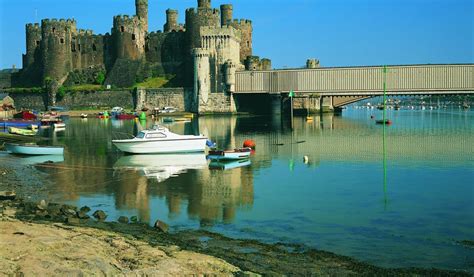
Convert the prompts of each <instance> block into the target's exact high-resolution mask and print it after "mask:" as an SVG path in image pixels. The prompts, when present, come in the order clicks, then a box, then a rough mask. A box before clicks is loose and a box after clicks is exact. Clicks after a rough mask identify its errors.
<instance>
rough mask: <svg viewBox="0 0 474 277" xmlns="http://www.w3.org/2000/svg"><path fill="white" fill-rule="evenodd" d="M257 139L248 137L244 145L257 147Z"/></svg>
mask: <svg viewBox="0 0 474 277" xmlns="http://www.w3.org/2000/svg"><path fill="white" fill-rule="evenodd" d="M255 146H256V145H255V141H253V140H251V139H246V140H245V141H244V147H250V148H252V149H255Z"/></svg>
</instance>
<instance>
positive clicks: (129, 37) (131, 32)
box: [112, 15, 145, 60]
mask: <svg viewBox="0 0 474 277" xmlns="http://www.w3.org/2000/svg"><path fill="white" fill-rule="evenodd" d="M112 40H113V47H114V51H113V52H114V59H129V60H139V59H141V58H142V57H143V56H144V53H145V31H144V29H143V26H142V24H141V21H140V19H139V18H138V17H136V16H132V17H129V16H127V15H124V16H115V17H114V26H113V28H112Z"/></svg>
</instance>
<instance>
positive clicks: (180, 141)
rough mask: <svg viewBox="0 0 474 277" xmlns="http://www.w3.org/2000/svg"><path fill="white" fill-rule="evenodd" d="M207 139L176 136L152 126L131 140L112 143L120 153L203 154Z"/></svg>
mask: <svg viewBox="0 0 474 277" xmlns="http://www.w3.org/2000/svg"><path fill="white" fill-rule="evenodd" d="M206 141H207V137H205V136H203V135H199V136H193V135H178V134H175V133H172V132H170V130H168V128H165V127H162V126H153V128H152V129H148V130H143V131H140V132H139V133H138V135H137V136H136V137H134V138H133V139H117V140H112V143H113V144H114V145H115V146H116V147H117V148H118V149H120V150H121V151H123V152H126V153H131V154H166V153H192V152H204V150H205V148H206Z"/></svg>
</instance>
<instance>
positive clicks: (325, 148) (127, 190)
mask: <svg viewBox="0 0 474 277" xmlns="http://www.w3.org/2000/svg"><path fill="white" fill-rule="evenodd" d="M367 118H368V117H367ZM372 123H373V122H368V120H367V121H364V120H362V121H360V120H353V119H347V118H342V117H335V116H332V115H331V116H325V117H321V118H319V117H316V118H315V120H314V121H312V122H306V121H304V119H296V120H295V123H294V129H293V131H292V130H291V127H290V124H289V122H288V121H285V120H282V119H281V118H277V119H275V118H271V119H268V118H265V119H259V118H258V117H250V116H249V117H245V116H240V117H235V116H219V117H201V118H199V119H194V120H193V121H192V122H190V123H176V124H173V125H170V126H169V128H170V129H171V131H173V132H176V133H180V134H199V133H202V134H205V135H207V136H209V138H210V139H212V140H213V141H215V142H217V144H218V145H219V146H221V147H223V148H233V147H238V146H240V145H241V144H242V142H243V141H244V140H245V139H253V140H255V141H256V143H257V151H256V153H255V155H254V156H253V157H252V159H251V164H250V165H248V166H244V167H237V168H234V169H229V170H215V169H212V170H211V169H209V167H208V161H206V159H205V154H199V155H195V154H193V155H191V156H189V155H177V156H176V157H171V158H170V157H168V159H169V160H168V161H167V160H166V155H161V156H160V155H158V156H156V155H152V156H148V157H134V156H123V155H122V153H120V152H118V151H117V150H116V149H115V148H114V146H113V145H112V144H111V140H112V139H113V136H114V133H115V132H127V133H132V132H133V131H135V132H136V130H137V127H136V125H135V122H133V121H123V122H119V121H104V120H102V121H101V120H95V119H93V120H88V121H81V120H78V119H71V120H70V122H69V123H68V127H67V129H66V132H64V133H52V134H51V137H52V138H53V139H52V143H55V144H63V145H65V146H66V154H65V161H64V163H57V164H56V165H57V167H56V168H41V167H38V168H39V169H40V170H42V171H45V172H46V173H48V174H49V176H50V179H51V181H52V182H51V184H50V187H49V188H48V191H49V192H50V194H51V197H52V198H53V199H55V200H60V201H64V202H70V203H76V204H79V203H82V204H83V203H84V201H81V199H89V200H88V202H86V204H88V205H98V207H100V205H99V204H100V203H101V201H105V200H104V199H113V205H114V207H109V210H115V211H116V213H117V214H120V213H122V212H126V213H128V214H136V215H138V217H139V218H140V220H142V221H144V222H150V221H153V220H154V219H155V218H153V216H151V214H152V213H153V208H152V207H153V206H154V205H152V203H151V202H152V200H153V199H161V200H160V201H164V202H165V203H166V206H167V209H168V212H167V214H168V216H169V218H170V219H173V218H175V217H178V216H179V215H180V214H183V212H184V209H186V214H187V216H188V218H190V219H193V220H197V221H198V222H199V223H200V224H201V225H208V224H211V225H212V224H214V223H216V222H224V223H230V222H233V220H234V219H235V218H236V215H237V213H238V210H239V209H252V207H253V205H254V198H255V196H254V180H255V176H256V175H258V174H259V173H260V172H261V171H262V170H264V169H265V168H269V167H271V166H272V164H273V163H275V162H277V161H283V162H288V163H289V164H290V165H291V163H296V164H297V165H298V166H304V167H306V168H307V169H308V170H315V169H317V167H318V166H319V164H320V163H321V162H322V161H354V162H361V163H374V162H375V163H376V162H378V161H379V160H380V159H381V152H380V151H381V149H382V139H381V137H380V132H378V131H377V129H376V128H379V126H375V124H372ZM150 124H152V122H148V125H150ZM466 128H468V126H466ZM439 132H442V134H439V135H436V133H435V134H433V130H432V129H426V130H423V129H421V130H420V129H419V127H416V126H411V125H405V126H398V127H397V126H393V127H392V129H389V131H388V141H389V144H388V147H387V153H386V154H387V156H388V157H390V162H391V163H394V164H396V163H402V164H404V165H406V166H410V162H411V161H413V160H420V159H425V158H426V153H431V154H430V158H429V159H431V160H427V161H426V162H427V163H430V162H434V163H436V162H438V161H439V160H443V161H446V164H447V165H452V166H455V165H456V164H458V163H463V162H464V161H465V160H469V159H468V158H466V157H465V156H466V155H467V154H466V153H469V151H467V150H468V148H469V146H468V145H467V144H466V141H469V139H471V141H472V133H469V132H467V133H466V132H465V130H463V129H462V127H461V129H460V130H451V129H449V126H448V125H447V126H446V128H443V129H440V130H439ZM459 133H462V134H463V136H464V139H463V140H459ZM466 135H470V136H471V137H470V138H468V139H467V140H466V138H465V136H466ZM420 142H422V143H420ZM446 144H449V145H451V147H450V148H449V149H447V148H446V147H445V145H446ZM303 156H307V157H308V158H309V162H307V163H306V164H303V162H302V157H303ZM290 167H291V166H290ZM290 169H291V168H290ZM295 178H296V177H295ZM296 182H297V180H296ZM111 219H112V220H114V219H113V218H111Z"/></svg>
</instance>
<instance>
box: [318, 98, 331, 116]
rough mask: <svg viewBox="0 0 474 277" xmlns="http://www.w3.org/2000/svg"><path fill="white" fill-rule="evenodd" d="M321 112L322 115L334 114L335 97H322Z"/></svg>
mask: <svg viewBox="0 0 474 277" xmlns="http://www.w3.org/2000/svg"><path fill="white" fill-rule="evenodd" d="M319 110H320V112H321V113H330V112H334V97H332V96H324V97H321V101H320V108H319Z"/></svg>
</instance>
